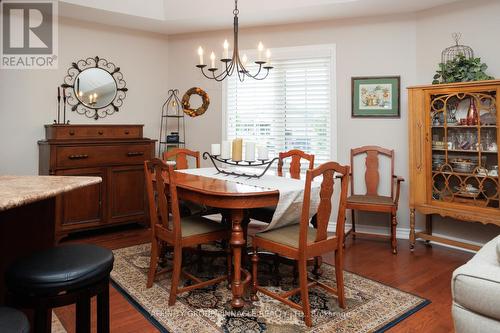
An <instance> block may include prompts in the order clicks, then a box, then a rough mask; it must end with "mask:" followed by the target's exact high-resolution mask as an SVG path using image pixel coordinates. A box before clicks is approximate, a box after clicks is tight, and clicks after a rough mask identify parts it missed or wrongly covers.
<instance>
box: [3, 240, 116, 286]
mask: <svg viewBox="0 0 500 333" xmlns="http://www.w3.org/2000/svg"><path fill="white" fill-rule="evenodd" d="M113 260H114V258H113V253H112V252H111V251H110V250H108V249H104V248H102V247H99V246H95V245H90V244H71V245H63V246H57V247H53V248H50V249H48V250H44V251H41V252H38V253H35V254H33V255H31V256H29V257H25V258H22V259H20V260H18V261H16V262H14V263H13V264H12V265H11V266H10V267H9V269H8V270H7V274H6V280H7V287H8V289H9V290H10V291H11V292H14V293H21V294H35V295H49V294H57V293H59V292H61V291H71V290H74V289H78V288H81V287H84V286H86V285H91V284H94V283H96V282H97V281H99V280H102V279H104V278H106V277H108V276H109V273H110V272H111V270H112V268H113Z"/></svg>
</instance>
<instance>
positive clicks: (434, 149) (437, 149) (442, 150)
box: [432, 148, 498, 154]
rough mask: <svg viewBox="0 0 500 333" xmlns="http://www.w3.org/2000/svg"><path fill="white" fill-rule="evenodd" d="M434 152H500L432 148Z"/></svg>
mask: <svg viewBox="0 0 500 333" xmlns="http://www.w3.org/2000/svg"><path fill="white" fill-rule="evenodd" d="M432 150H433V151H439V152H445V151H447V152H448V153H469V154H479V153H481V154H498V151H488V150H465V149H442V148H432Z"/></svg>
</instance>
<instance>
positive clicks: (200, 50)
mask: <svg viewBox="0 0 500 333" xmlns="http://www.w3.org/2000/svg"><path fill="white" fill-rule="evenodd" d="M198 56H199V57H200V65H203V49H202V48H201V46H200V47H198Z"/></svg>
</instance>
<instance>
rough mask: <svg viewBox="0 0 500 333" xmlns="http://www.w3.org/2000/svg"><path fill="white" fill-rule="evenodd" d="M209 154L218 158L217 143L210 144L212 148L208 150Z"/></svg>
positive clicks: (218, 147)
mask: <svg viewBox="0 0 500 333" xmlns="http://www.w3.org/2000/svg"><path fill="white" fill-rule="evenodd" d="M210 152H211V153H212V155H213V156H219V155H220V144H219V143H212V146H211V148H210Z"/></svg>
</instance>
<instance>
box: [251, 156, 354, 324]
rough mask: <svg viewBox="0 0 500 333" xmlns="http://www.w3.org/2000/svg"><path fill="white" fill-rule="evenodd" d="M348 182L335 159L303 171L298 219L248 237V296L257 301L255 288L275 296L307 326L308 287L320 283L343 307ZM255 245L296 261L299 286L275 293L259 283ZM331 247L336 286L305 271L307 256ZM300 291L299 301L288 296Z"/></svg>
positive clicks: (322, 252)
mask: <svg viewBox="0 0 500 333" xmlns="http://www.w3.org/2000/svg"><path fill="white" fill-rule="evenodd" d="M335 173H338V174H339V175H340V179H341V185H340V188H341V190H340V199H339V209H338V215H337V225H336V232H335V234H333V233H329V232H327V228H328V223H329V221H330V214H331V211H332V195H333V192H334V181H335V179H336V178H335ZM319 176H322V177H323V180H322V183H321V188H320V193H319V196H320V201H319V206H318V211H317V218H316V223H317V226H316V228H312V227H310V226H309V209H310V201H311V183H312V181H313V180H314V179H315V178H316V177H319ZM348 183H349V166H342V165H340V164H338V163H336V162H327V163H324V164H322V165H320V166H319V167H317V168H315V169H312V170H308V171H307V173H306V180H305V189H304V201H303V205H302V214H301V219H300V223H298V224H292V225H288V226H285V227H282V228H278V229H273V230H269V231H265V232H261V233H257V234H255V236H254V237H253V239H252V247H253V255H252V276H253V283H252V293H251V299H252V300H253V301H257V300H258V297H257V295H256V292H257V291H259V292H261V293H263V294H265V295H267V296H269V297H272V298H275V299H277V300H279V301H281V302H283V303H285V304H287V305H289V306H291V307H292V308H294V309H297V310H300V311H302V312H303V313H304V321H305V323H306V325H307V326H312V319H311V309H310V305H309V290H308V289H309V288H310V287H313V286H320V287H322V288H323V289H325V290H326V291H328V292H330V293H333V294H335V295H337V298H338V302H339V306H340V307H341V308H345V306H346V303H345V295H344V275H343V268H344V254H343V243H344V224H345V210H346V197H347V189H348ZM258 249H264V250H268V251H271V252H274V253H278V254H279V255H282V256H285V257H287V258H291V259H293V260H295V261H296V262H297V263H298V267H299V285H300V286H299V287H298V288H295V289H292V290H289V291H286V292H283V293H275V292H272V291H270V290H268V289H266V288H264V287H261V286H259V284H258V276H257V266H258V261H259V256H258V252H257V250H258ZM331 251H334V254H335V276H336V282H337V288H333V287H331V286H328V285H326V284H324V283H322V282H319V281H318V280H317V279H311V278H309V277H308V275H307V260H308V259H309V258H315V257H318V256H321V255H323V254H326V253H328V252H331ZM297 293H300V299H301V303H302V305H299V304H297V303H294V302H292V301H291V300H289V297H291V296H293V295H295V294H297Z"/></svg>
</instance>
